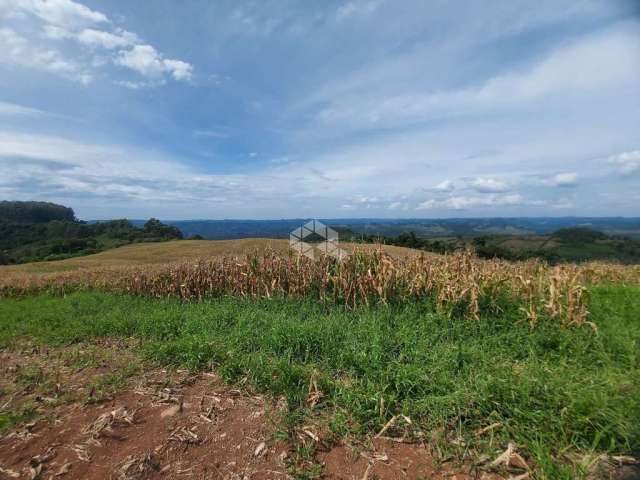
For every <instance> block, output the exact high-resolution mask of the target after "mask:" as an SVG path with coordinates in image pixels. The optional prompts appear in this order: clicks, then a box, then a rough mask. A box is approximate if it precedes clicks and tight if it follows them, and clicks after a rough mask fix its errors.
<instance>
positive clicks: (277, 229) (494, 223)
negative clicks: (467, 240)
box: [132, 217, 640, 240]
mask: <svg viewBox="0 0 640 480" xmlns="http://www.w3.org/2000/svg"><path fill="white" fill-rule="evenodd" d="M308 220H309V219H303V218H293V219H279V220H232V219H230V220H163V221H164V223H166V224H168V225H172V226H175V227H177V228H179V229H180V231H182V233H183V235H184V236H185V238H188V237H191V236H193V235H200V236H202V237H203V238H204V239H207V240H231V239H237V238H250V237H269V238H286V237H288V235H289V232H291V231H292V230H293V229H294V228H297V227H299V226H300V225H301V224H303V223H305V222H307V221H308ZM318 220H320V221H322V222H324V223H326V224H327V225H330V226H332V227H334V228H336V229H338V231H340V230H341V229H342V230H350V231H351V232H353V233H356V234H363V235H380V236H385V237H396V236H398V235H400V234H401V233H403V232H414V233H415V234H416V235H417V236H418V237H424V238H426V237H452V236H479V235H546V234H549V233H552V232H554V231H556V230H559V229H562V228H575V227H586V228H590V229H592V230H597V231H600V232H603V233H606V234H608V235H623V236H628V237H631V238H640V217H536V218H533V217H515V218H444V219H424V218H412V219H411V218H410V219H406V218H403V219H400V218H398V219H389V218H384V219H383V218H341V219H335V218H334V219H331V218H325V219H322V218H319V219H318ZM145 222H146V220H132V223H133V224H134V225H136V226H138V227H141V226H143V225H144V224H145Z"/></svg>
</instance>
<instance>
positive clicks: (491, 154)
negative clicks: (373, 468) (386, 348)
mask: <svg viewBox="0 0 640 480" xmlns="http://www.w3.org/2000/svg"><path fill="white" fill-rule="evenodd" d="M0 199H18V200H28V199H36V200H49V201H55V202H58V203H62V204H65V205H69V206H72V207H73V208H74V209H75V210H76V213H77V214H78V216H80V217H82V218H87V219H88V218H94V219H103V218H115V217H129V218H145V217H149V216H158V217H160V218H164V219H189V218H286V217H307V218H309V217H319V218H328V217H413V218H415V217H425V218H427V217H428V218H432V217H474V216H566V215H593V216H599V215H624V216H638V215H640V208H638V206H639V205H640V3H639V2H637V1H636V0H629V1H625V0H602V1H595V0H594V1H589V0H584V1H579V0H567V1H562V0H550V1H545V0H541V1H536V2H531V1H530V0H522V1H518V0H503V1H491V0H489V1H482V2H481V1H477V2H475V1H474V2H468V1H462V0H460V1H437V0H432V1H428V2H425V1H422V0H415V1H413V0H402V1H395V0H394V1H392V0H340V1H317V2H314V1H302V0H299V1H285V0H278V1H270V0H263V1H255V2H245V1H239V0H235V1H216V0H205V1H199V0H185V1H176V0H173V1H169V0H154V1H153V2H132V1H130V0H122V1H106V0H102V1H97V0H83V1H80V0H77V1H76V0H46V1H45V0H0Z"/></svg>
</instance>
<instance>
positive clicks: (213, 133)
mask: <svg viewBox="0 0 640 480" xmlns="http://www.w3.org/2000/svg"><path fill="white" fill-rule="evenodd" d="M193 134H194V135H195V136H196V137H211V138H228V137H229V134H227V133H225V132H220V131H218V130H196V131H195V132H193ZM272 162H273V163H276V162H275V160H272Z"/></svg>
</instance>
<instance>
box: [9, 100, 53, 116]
mask: <svg viewBox="0 0 640 480" xmlns="http://www.w3.org/2000/svg"><path fill="white" fill-rule="evenodd" d="M0 115H23V116H31V117H39V116H43V115H47V112H44V111H42V110H38V109H37V108H30V107H24V106H22V105H17V104H15V103H7V102H0Z"/></svg>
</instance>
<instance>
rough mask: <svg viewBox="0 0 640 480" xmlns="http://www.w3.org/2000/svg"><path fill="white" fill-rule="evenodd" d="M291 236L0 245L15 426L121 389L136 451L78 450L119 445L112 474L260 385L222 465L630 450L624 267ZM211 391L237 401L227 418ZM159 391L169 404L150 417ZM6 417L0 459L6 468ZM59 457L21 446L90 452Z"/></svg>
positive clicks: (633, 394)
mask: <svg viewBox="0 0 640 480" xmlns="http://www.w3.org/2000/svg"><path fill="white" fill-rule="evenodd" d="M286 245H287V244H286V242H285V241H270V240H259V239H251V240H239V241H225V242H206V241H182V242H165V243H159V244H141V245H130V246H125V247H121V248H119V249H115V250H110V251H108V252H103V253H100V254H97V255H93V256H87V257H81V258H73V259H67V260H64V261H60V262H41V263H36V264H25V265H19V266H9V267H2V271H1V274H2V278H1V279H0V285H1V288H2V292H3V296H4V298H2V299H1V300H0V332H1V333H0V345H1V346H2V348H3V357H2V358H3V361H4V362H5V365H6V367H5V368H9V367H10V373H11V374H10V375H8V377H7V380H6V381H3V384H2V386H0V388H2V397H1V398H0V399H1V400H2V402H1V403H2V404H3V405H4V406H3V407H2V408H3V410H2V411H0V420H1V422H0V425H1V426H0V428H3V430H4V431H5V432H8V433H6V435H9V436H11V435H13V437H10V438H13V440H12V441H9V444H11V443H12V442H18V441H20V442H22V441H24V442H27V445H30V444H29V443H28V442H29V441H31V442H36V443H34V445H40V448H42V449H44V450H46V448H45V446H46V445H45V444H46V442H44V440H43V439H41V440H35V439H36V438H39V437H33V438H31V439H30V437H29V433H30V432H31V430H30V429H33V433H34V434H38V433H39V432H40V433H43V435H44V437H45V438H46V432H50V433H49V435H52V434H53V433H54V432H57V430H55V428H56V427H55V425H51V426H48V420H47V419H48V418H61V419H64V418H65V416H64V415H65V413H66V414H67V415H68V412H69V409H71V408H76V409H78V408H79V409H80V411H81V412H83V413H82V415H84V417H83V418H85V417H86V421H87V422H89V423H90V420H91V421H92V420H95V418H94V417H96V418H97V417H99V416H100V415H101V413H104V410H103V411H100V410H99V408H100V406H101V405H114V407H115V406H116V405H118V406H120V407H121V408H124V409H125V410H118V412H119V413H117V414H113V415H112V416H111V417H109V418H110V420H109V422H112V423H113V424H114V425H113V428H112V429H113V431H114V432H116V433H117V434H118V435H123V436H126V437H131V438H128V439H126V440H121V441H122V442H125V443H126V444H127V445H129V447H128V448H129V449H130V450H131V452H128V453H131V455H132V458H128V457H127V455H124V452H123V449H121V448H119V447H118V440H114V439H113V438H112V437H110V436H109V435H106V434H104V435H103V434H96V435H94V436H93V437H91V438H93V439H94V440H96V441H98V443H99V444H100V445H99V446H98V445H95V444H92V443H91V442H89V443H86V444H85V443H83V444H82V445H85V447H83V448H85V450H86V451H87V452H88V453H87V454H86V456H88V458H92V455H93V456H95V458H100V457H98V455H99V454H100V452H102V453H103V454H104V452H105V451H107V452H111V453H109V455H111V456H113V458H114V459H115V460H114V462H115V463H112V464H109V465H107V466H105V465H106V464H104V462H103V463H101V464H100V465H101V466H100V468H103V467H104V469H106V470H101V471H103V472H106V471H109V472H111V473H112V474H113V472H116V473H117V472H120V473H122V472H124V473H123V475H124V476H121V478H136V477H135V475H134V473H136V472H137V473H136V474H138V473H140V474H141V475H142V474H144V475H147V476H149V475H151V476H153V475H155V474H156V473H157V472H158V471H159V470H161V469H162V468H167V469H168V470H166V471H168V472H173V474H176V475H177V473H176V472H177V471H178V470H179V468H178V465H181V464H180V462H183V463H184V462H187V463H188V461H189V459H193V458H195V457H193V456H194V455H196V452H198V451H202V450H198V449H202V448H204V446H205V445H210V448H218V447H215V445H216V443H215V441H214V440H212V439H213V438H217V437H215V436H216V435H222V434H224V435H227V434H228V435H230V436H231V437H233V428H234V427H233V425H236V424H237V422H239V421H240V420H239V418H244V417H246V416H247V415H249V416H250V417H251V418H254V417H253V416H252V415H253V413H251V412H249V411H248V410H247V409H250V406H251V405H253V406H254V407H253V408H254V409H255V410H256V411H260V412H263V413H261V414H260V415H264V417H260V418H264V420H260V421H259V422H257V423H255V422H254V423H251V422H249V424H250V425H249V426H247V427H246V428H248V429H249V430H251V431H252V432H253V433H252V435H253V437H252V438H255V441H253V443H250V444H245V443H243V442H242V441H241V440H240V439H239V438H238V439H237V444H238V448H239V449H240V451H242V452H245V453H243V454H242V455H239V456H238V458H236V459H235V460H234V461H236V460H238V461H239V464H238V465H236V466H235V467H232V466H230V465H229V464H230V463H231V460H229V464H224V465H219V466H217V467H215V468H218V469H221V468H222V469H223V470H224V471H225V474H231V473H234V474H239V469H241V467H242V468H244V469H245V470H243V471H244V472H245V473H246V472H247V471H249V470H251V471H254V472H256V471H266V470H273V471H280V472H283V473H284V474H287V475H291V476H293V477H296V478H316V477H319V476H321V475H323V474H324V475H327V476H329V477H330V478H332V477H336V478H349V476H345V477H340V471H341V470H345V469H347V466H348V468H349V469H351V470H349V471H351V472H352V476H354V477H356V478H362V477H363V475H364V476H365V477H367V476H368V475H370V478H374V475H375V476H378V477H379V478H397V476H398V475H400V473H399V471H398V470H394V468H396V467H394V465H397V464H399V463H402V462H407V461H408V459H412V458H414V459H415V458H420V459H422V460H421V462H422V463H420V462H418V464H420V465H422V466H421V467H420V468H418V467H417V466H416V465H418V464H415V462H414V464H412V465H413V466H412V467H411V469H410V471H409V474H408V475H409V478H420V477H421V476H422V477H423V478H431V477H435V478H440V477H445V476H447V475H452V474H456V475H460V476H459V477H458V478H507V477H509V476H510V475H514V476H520V477H521V478H526V476H529V477H530V478H553V479H555V478H576V477H578V478H579V477H585V478H586V477H587V476H590V478H609V477H608V475H609V474H611V475H617V474H618V473H620V472H623V471H625V469H627V470H628V469H631V468H633V466H632V465H623V464H625V463H629V462H632V461H633V459H632V455H633V453H634V452H635V451H637V450H638V448H640V430H639V429H638V423H637V421H636V419H637V418H638V417H640V410H639V407H640V405H639V404H638V402H635V401H634V399H635V398H638V397H639V396H640V377H639V376H638V375H639V373H638V372H639V369H638V367H639V366H640V365H639V363H638V362H639V357H638V344H639V342H640V324H638V321H637V319H638V318H639V317H640V287H639V286H638V285H640V271H639V270H638V268H637V267H634V266H622V265H614V264H604V263H590V264H582V265H579V266H578V265H571V264H568V265H562V266H558V267H550V266H548V265H546V264H544V263H542V262H538V261H527V262H513V263H510V262H505V261H500V260H481V259H478V258H476V257H474V256H473V254H472V253H471V252H460V253H457V254H454V255H448V256H439V255H434V254H424V253H423V252H415V251H411V250H409V249H403V248H400V247H386V250H380V249H377V247H376V246H367V249H366V250H363V251H358V252H355V253H354V254H353V255H351V256H350V257H349V258H348V259H347V260H346V261H344V262H343V263H338V262H335V261H332V260H330V259H327V258H323V259H320V260H318V261H315V262H312V261H310V260H307V259H300V258H297V257H295V256H291V255H289V254H288V253H287V247H286ZM347 247H348V248H349V249H350V250H352V251H353V248H355V247H353V246H347ZM87 352H90V354H89V355H88V354H87ZM17 364H20V365H19V366H17V367H14V366H12V365H17ZM8 371H9V370H8ZM208 376H211V377H208ZM158 378H160V380H158ZM189 378H190V379H191V380H188V379H189ZM207 378H215V379H216V380H215V382H214V381H213V380H207ZM150 379H151V380H150ZM65 380H66V382H68V384H69V385H74V387H73V388H72V387H70V386H68V385H66V382H65ZM152 380H153V381H152ZM154 382H159V383H154ZM189 382H191V383H189ZM135 385H137V387H135V388H134V386H135ZM140 385H142V386H140ZM158 385H160V386H158ZM162 388H167V389H168V392H169V393H168V394H167V395H169V397H168V398H169V400H167V402H168V403H167V404H166V405H164V407H163V406H162V405H163V404H162V403H160V404H159V403H158V398H159V397H162V395H163V394H162V391H163V390H162ZM132 391H144V392H149V391H150V392H151V393H148V395H150V397H149V398H152V399H155V400H153V401H151V400H149V402H151V403H145V401H146V400H144V399H146V398H147V397H145V396H144V395H142V397H141V398H142V400H139V401H138V403H139V404H140V405H141V406H140V407H138V408H139V410H140V413H139V417H140V418H138V420H135V419H134V418H129V417H128V416H127V415H130V414H131V412H132V411H133V410H135V408H136V407H135V404H136V403H135V402H133V403H132V400H131V395H132V394H131V393H128V392H132ZM207 392H209V393H207ZM211 392H215V393H211ZM233 392H235V393H233ZM165 394H166V392H165ZM208 394H213V395H214V396H217V398H220V399H221V400H220V402H221V404H224V405H226V404H227V403H228V404H229V407H228V410H225V411H224V412H226V413H224V412H223V410H220V418H222V420H220V421H218V420H215V418H214V417H213V416H212V415H211V411H209V410H208V407H207V405H208V403H207V402H208V400H207V398H208V397H207V395H208ZM162 398H164V397H162ZM5 399H6V400H5ZM43 399H45V400H43ZM172 399H174V400H175V401H173V403H172ZM234 399H235V400H234ZM231 400H232V401H231ZM140 402H142V403H140ZM234 402H235V403H234ZM198 404H199V405H200V406H199V407H198ZM232 404H233V405H234V406H233V407H232V406H231V405H232ZM171 405H178V406H179V407H180V413H177V414H176V413H175V412H173V411H172V412H173V413H172V414H171V415H169V414H167V418H166V419H163V420H162V421H160V420H158V419H157V417H158V416H159V415H160V413H162V412H164V411H165V409H168V408H171ZM183 405H184V407H183ZM120 407H119V408H120ZM183 408H184V412H183ZM216 408H217V407H216ZM96 409H97V410H96ZM154 409H155V410H154ZM158 409H160V410H158ZM114 411H115V410H114ZM212 411H213V410H212ZM125 412H127V413H126V414H125ZM207 412H209V413H207ZM265 412H267V413H265ZM201 415H204V416H205V420H202V418H201V417H200V416H201ZM207 415H208V416H207ZM225 415H226V416H225ZM116 417H117V418H116ZM120 417H122V418H120ZM267 417H268V420H267ZM162 418H164V417H162ZM194 418H199V419H200V420H198V421H195V420H192V419H194ZM234 418H235V419H236V420H237V421H236V423H234ZM255 418H258V417H255ZM127 419H128V420H127ZM225 419H226V420H225ZM34 421H35V422H36V424H35V426H33V425H32V424H33V422H34ZM158 422H159V424H158V425H156V424H157V423H158ZM167 422H168V423H167ZM189 422H191V423H189ZM225 422H226V423H225ZM62 423H63V424H64V422H62ZM145 424H147V425H150V426H149V427H146V428H159V429H160V430H159V431H160V432H165V431H166V434H164V433H162V434H158V439H159V441H160V439H161V438H162V437H163V435H165V436H166V445H165V444H162V445H159V446H157V445H147V444H144V445H141V444H137V443H135V438H137V437H135V436H132V435H127V432H130V431H139V432H141V434H142V435H144V432H145V426H144V425H145ZM25 425H32V426H31V427H28V428H27V427H25ZM110 425H111V424H110ZM151 425H155V426H154V427H152V426H151ZM225 425H226V426H225ZM25 428H26V430H25ZM110 428H111V427H110ZM216 428H218V429H222V430H220V431H218V430H215V429H216ZM180 429H186V430H180ZM212 429H213V430H212ZM100 431H102V430H100ZM185 431H187V432H191V433H185ZM16 432H18V434H20V432H23V433H22V434H21V435H23V436H24V437H26V439H20V440H16V438H17V437H16V436H15V435H16ZM24 432H26V433H24ZM176 432H178V433H176ZM179 432H182V433H179ZM221 432H222V433H221ZM83 435H85V437H86V435H87V434H86V433H85V434H83ZM81 436H82V435H81V434H80V433H78V438H80V437H81ZM194 436H195V437H194ZM85 437H82V438H85ZM6 438H7V437H5V440H3V442H2V443H0V466H2V467H3V468H5V469H8V470H7V471H9V470H11V471H12V472H19V471H20V469H21V468H24V467H23V465H24V464H22V463H20V461H19V460H16V459H15V456H12V455H11V454H10V453H9V452H10V450H7V448H9V447H8V445H9V444H8V443H7V440H6ZM74 438H75V437H74ZM176 438H177V440H176ZM233 438H235V437H233ZM181 439H182V440H181ZM190 439H191V440H190ZM207 439H208V440H207ZM85 440H86V438H85ZM85 440H83V441H85ZM38 441H40V442H41V443H37V442H38ZM69 441H71V440H69ZM73 441H74V442H76V443H73V444H74V445H78V443H77V442H79V441H80V440H78V439H77V438H75V439H74V440H73ZM86 441H88V440H86ZM234 441H235V440H234ZM127 442H129V443H127ZM207 442H209V443H207ZM263 442H264V444H263ZM94 443H95V442H94ZM176 445H178V446H180V448H178V449H177V450H176V448H177V447H176ZM248 445H250V447H249V446H248ZM156 447H157V448H158V449H159V450H158V451H156V450H155V448H156ZM259 447H260V448H259ZM207 448H209V447H207ZM85 450H82V451H85ZM92 452H93V453H92ZM247 452H248V453H247ZM255 452H258V454H255ZM348 452H352V454H348ZM353 452H355V457H354V456H353ZM38 453H41V452H36V451H35V450H34V453H33V454H34V455H36V454H38ZM60 455H62V454H60ZM220 455H222V456H223V455H224V454H223V452H222V451H221V452H220ZM72 457H73V456H72ZM245 457H246V461H244V463H243V461H240V460H239V459H240V458H245ZM614 457H616V458H617V460H616V459H614ZM63 460H64V461H63ZM96 461H97V460H96ZM10 462H12V463H10ZM51 462H52V463H51V465H49V464H48V463H47V462H42V463H37V462H35V463H36V466H35V467H32V468H36V467H38V465H40V467H39V468H44V469H45V470H44V471H54V470H55V469H57V468H62V467H64V465H65V464H66V463H71V464H74V466H71V467H69V468H70V470H69V472H68V475H71V476H73V478H83V477H82V476H80V475H81V472H83V471H85V472H86V471H87V470H86V468H88V467H87V460H82V459H78V458H75V457H73V458H71V457H69V456H66V457H64V458H61V459H56V460H51ZM55 462H58V463H55ZM128 462H129V463H128ZM32 463H34V462H32ZM89 464H90V463H89ZM205 464H206V461H205ZM154 465H157V468H156V467H154ZM191 466H192V467H193V464H192V465H191ZM54 467H55V468H54ZM125 467H126V468H125ZM96 468H98V467H96ZM180 468H182V467H180ZM185 468H188V467H185ZM211 468H213V467H211ZM46 469H49V470H46ZM74 469H75V472H74ZM83 469H84V470H83ZM136 469H137V470H136ZM345 471H346V470H345ZM154 472H156V473H154ZM405 473H406V472H405ZM199 474H202V475H204V473H203V472H202V471H199ZM74 475H79V476H74ZM105 475H106V474H105ZM223 476H224V475H220V477H221V478H223ZM269 478H270V477H269Z"/></svg>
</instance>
